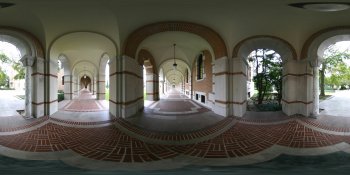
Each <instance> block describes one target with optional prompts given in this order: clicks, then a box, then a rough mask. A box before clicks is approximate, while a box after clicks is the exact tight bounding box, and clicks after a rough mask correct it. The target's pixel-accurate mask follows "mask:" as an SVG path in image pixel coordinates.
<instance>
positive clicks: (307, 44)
mask: <svg viewBox="0 0 350 175" xmlns="http://www.w3.org/2000/svg"><path fill="white" fill-rule="evenodd" d="M349 29H350V26H338V27H331V28H326V29H323V30H320V31H318V32H316V33H314V34H312V35H311V36H310V37H309V38H308V39H307V40H306V41H305V42H304V45H303V48H302V50H301V54H300V59H306V58H307V57H308V52H309V50H310V47H311V44H312V43H313V42H314V41H315V40H316V39H317V38H318V37H320V36H321V35H322V34H324V33H327V32H331V31H336V30H349Z"/></svg>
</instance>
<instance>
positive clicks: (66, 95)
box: [64, 75, 73, 100]
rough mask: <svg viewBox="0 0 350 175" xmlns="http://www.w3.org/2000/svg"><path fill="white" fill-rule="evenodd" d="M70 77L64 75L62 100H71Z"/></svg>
mask: <svg viewBox="0 0 350 175" xmlns="http://www.w3.org/2000/svg"><path fill="white" fill-rule="evenodd" d="M72 84H73V81H72V75H64V99H65V100H72V95H73V93H72Z"/></svg>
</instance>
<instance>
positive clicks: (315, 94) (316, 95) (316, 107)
mask: <svg viewBox="0 0 350 175" xmlns="http://www.w3.org/2000/svg"><path fill="white" fill-rule="evenodd" d="M312 72H313V75H314V76H313V89H312V97H313V105H312V108H313V109H312V113H311V115H310V117H313V118H316V117H317V116H318V115H319V113H320V111H319V108H320V100H319V87H320V83H319V65H318V61H316V64H314V65H312Z"/></svg>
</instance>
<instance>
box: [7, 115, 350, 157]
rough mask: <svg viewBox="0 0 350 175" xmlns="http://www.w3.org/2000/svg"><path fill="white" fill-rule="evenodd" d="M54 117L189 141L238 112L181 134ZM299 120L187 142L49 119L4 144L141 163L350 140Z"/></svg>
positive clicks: (245, 126)
mask: <svg viewBox="0 0 350 175" xmlns="http://www.w3.org/2000/svg"><path fill="white" fill-rule="evenodd" d="M42 120H44V119H42ZM46 120H47V117H46ZM51 120H53V121H59V122H61V123H70V124H76V125H86V124H90V125H94V124H101V123H108V122H117V123H119V124H120V125H123V126H124V127H126V128H128V129H129V130H130V131H132V132H137V133H139V134H142V135H144V136H147V137H151V138H155V139H161V140H167V139H169V140H182V141H185V140H191V139H195V138H198V137H203V136H204V135H207V134H209V133H211V132H215V131H216V130H219V129H220V128H222V127H223V125H225V124H227V123H228V122H229V121H232V120H234V118H232V117H227V118H226V119H225V120H223V121H221V122H219V123H217V124H216V125H214V126H212V127H211V128H208V129H204V130H201V131H196V132H192V133H186V134H175V135H174V134H173V135H172V134H165V133H152V132H150V131H144V130H142V129H140V128H136V127H134V126H131V125H130V124H128V123H127V122H125V121H124V120H123V119H121V118H117V119H115V120H111V121H104V122H93V123H84V122H82V123H79V122H77V123H74V122H68V121H62V120H57V119H51ZM296 120H297V118H293V119H290V120H285V122H282V123H278V122H271V123H268V122H266V123H265V124H264V125H261V124H260V123H255V124H254V121H248V120H246V121H245V122H249V124H247V123H243V122H240V121H238V123H236V124H235V125H234V126H232V127H230V128H229V129H228V130H227V131H225V132H223V133H222V134H220V135H219V136H217V137H214V138H211V139H208V140H206V141H202V142H199V143H195V144H187V145H160V144H150V143H146V142H144V141H143V140H140V139H137V138H134V137H131V136H129V135H127V134H125V133H123V132H122V131H121V130H120V129H118V128H116V127H115V126H113V125H111V126H106V127H96V128H78V127H67V126H61V125H58V124H54V123H50V122H49V123H47V124H45V125H44V126H42V127H40V128H37V129H34V130H31V131H29V132H25V133H21V134H15V135H5V136H0V145H2V146H4V147H7V148H12V149H16V150H22V151H27V152H57V151H63V150H68V149H70V150H72V151H74V152H75V153H77V154H79V155H81V156H84V157H86V158H90V159H95V160H103V161H113V162H124V163H136V162H150V161H159V160H164V159H171V158H175V157H177V156H179V155H187V156H190V157H193V158H202V159H217V158H221V159H222V158H226V159H229V158H238V157H245V156H248V155H253V154H258V153H260V152H262V151H264V150H267V149H270V148H271V147H273V146H274V145H279V146H284V147H289V148H294V149H302V148H323V147H328V146H332V145H336V144H340V143H343V142H344V143H347V144H349V143H350V136H341V135H332V134H329V133H326V132H319V131H316V130H313V129H311V128H308V127H306V126H305V125H303V124H300V123H299V122H297V121H296ZM305 120H306V119H305ZM33 125H34V124H33ZM331 130H337V129H331Z"/></svg>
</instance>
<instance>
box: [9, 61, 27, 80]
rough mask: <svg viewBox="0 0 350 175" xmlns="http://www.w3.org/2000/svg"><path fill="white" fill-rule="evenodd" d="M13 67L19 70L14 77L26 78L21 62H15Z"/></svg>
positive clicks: (17, 78) (16, 78)
mask: <svg viewBox="0 0 350 175" xmlns="http://www.w3.org/2000/svg"><path fill="white" fill-rule="evenodd" d="M12 68H13V69H14V70H15V71H16V72H17V74H16V75H15V77H14V78H15V80H19V79H24V78H25V69H24V67H23V66H22V64H21V63H20V62H13V64H12Z"/></svg>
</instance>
